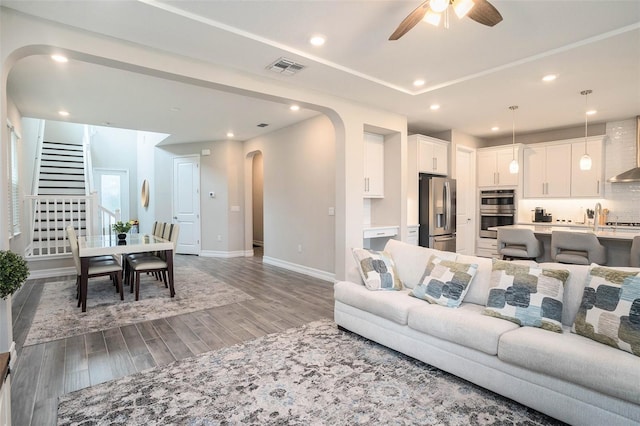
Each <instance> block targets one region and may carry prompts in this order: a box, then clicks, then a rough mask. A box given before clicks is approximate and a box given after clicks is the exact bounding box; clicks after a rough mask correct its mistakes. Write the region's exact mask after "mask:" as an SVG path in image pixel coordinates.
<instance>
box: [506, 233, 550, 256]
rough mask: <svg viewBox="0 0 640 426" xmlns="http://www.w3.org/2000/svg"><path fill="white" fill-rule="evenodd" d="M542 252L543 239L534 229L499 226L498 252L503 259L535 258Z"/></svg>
mask: <svg viewBox="0 0 640 426" xmlns="http://www.w3.org/2000/svg"><path fill="white" fill-rule="evenodd" d="M542 252H543V248H542V241H540V240H538V239H537V238H536V236H535V235H534V234H533V231H532V230H530V229H510V228H501V227H499V228H498V253H500V254H501V255H502V258H503V259H535V258H537V257H540V256H541V255H542Z"/></svg>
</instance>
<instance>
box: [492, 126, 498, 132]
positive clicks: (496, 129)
mask: <svg viewBox="0 0 640 426" xmlns="http://www.w3.org/2000/svg"><path fill="white" fill-rule="evenodd" d="M498 130H500V127H498V126H493V127H492V128H491V131H492V132H497V131H498Z"/></svg>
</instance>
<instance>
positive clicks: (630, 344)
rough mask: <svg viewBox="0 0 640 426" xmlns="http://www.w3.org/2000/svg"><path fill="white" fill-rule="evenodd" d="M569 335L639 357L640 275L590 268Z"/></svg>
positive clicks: (610, 269)
mask: <svg viewBox="0 0 640 426" xmlns="http://www.w3.org/2000/svg"><path fill="white" fill-rule="evenodd" d="M571 331H573V332H574V333H577V334H580V335H582V336H585V337H588V338H589V339H592V340H595V341H596V342H600V343H604V344H605V345H609V346H613V347H614V348H618V349H622V350H623V351H627V352H631V353H632V354H634V355H637V356H640V272H637V271H621V270H617V269H612V268H605V267H602V266H593V267H592V268H591V269H590V270H589V276H588V277H587V286H586V287H585V289H584V293H583V295H582V305H580V309H579V310H578V315H577V316H576V320H575V322H574V323H573V327H572V329H571Z"/></svg>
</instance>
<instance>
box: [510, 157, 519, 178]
mask: <svg viewBox="0 0 640 426" xmlns="http://www.w3.org/2000/svg"><path fill="white" fill-rule="evenodd" d="M519 171H520V165H519V164H518V160H516V159H515V158H514V159H513V160H511V163H509V173H511V174H514V175H515V174H516V173H518V172H519Z"/></svg>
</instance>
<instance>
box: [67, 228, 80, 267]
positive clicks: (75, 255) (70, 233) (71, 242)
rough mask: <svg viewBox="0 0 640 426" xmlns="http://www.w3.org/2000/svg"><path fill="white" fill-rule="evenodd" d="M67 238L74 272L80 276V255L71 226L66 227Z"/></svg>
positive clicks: (76, 239)
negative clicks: (74, 267)
mask: <svg viewBox="0 0 640 426" xmlns="http://www.w3.org/2000/svg"><path fill="white" fill-rule="evenodd" d="M67 237H68V238H69V246H71V254H72V255H73V263H74V264H75V266H76V272H77V273H78V275H80V272H81V268H80V253H79V249H78V237H77V236H76V232H75V230H74V229H73V226H71V225H69V226H67Z"/></svg>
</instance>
